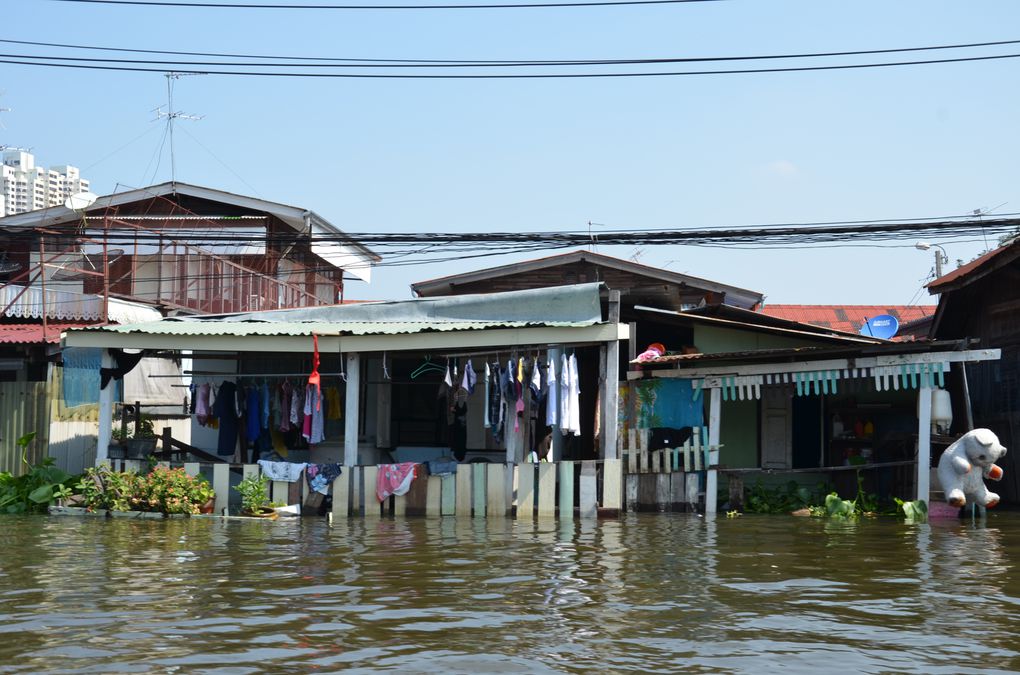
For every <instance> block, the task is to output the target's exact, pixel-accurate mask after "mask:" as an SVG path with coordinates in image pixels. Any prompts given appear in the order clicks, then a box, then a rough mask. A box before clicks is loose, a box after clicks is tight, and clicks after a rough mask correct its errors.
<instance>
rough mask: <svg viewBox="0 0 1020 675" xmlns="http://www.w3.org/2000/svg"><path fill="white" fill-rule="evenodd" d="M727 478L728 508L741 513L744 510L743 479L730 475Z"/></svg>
mask: <svg viewBox="0 0 1020 675" xmlns="http://www.w3.org/2000/svg"><path fill="white" fill-rule="evenodd" d="M729 478H730V508H731V509H732V510H734V511H742V510H743V508H744V479H743V478H741V477H740V476H735V475H732V474H731V475H730V477H729Z"/></svg>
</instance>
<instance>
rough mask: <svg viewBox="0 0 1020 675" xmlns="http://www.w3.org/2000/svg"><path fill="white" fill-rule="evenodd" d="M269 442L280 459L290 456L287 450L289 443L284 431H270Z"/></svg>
mask: <svg viewBox="0 0 1020 675" xmlns="http://www.w3.org/2000/svg"><path fill="white" fill-rule="evenodd" d="M269 440H270V442H271V443H272V445H273V452H275V453H276V454H278V455H279V456H280V457H286V456H287V455H289V454H290V450H289V449H288V448H287V441H286V439H284V437H283V432H282V431H280V430H279V429H270V430H269Z"/></svg>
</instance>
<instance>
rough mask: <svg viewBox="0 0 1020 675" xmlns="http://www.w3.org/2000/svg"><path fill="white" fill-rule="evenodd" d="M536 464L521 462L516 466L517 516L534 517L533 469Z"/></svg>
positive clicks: (536, 466)
mask: <svg viewBox="0 0 1020 675" xmlns="http://www.w3.org/2000/svg"><path fill="white" fill-rule="evenodd" d="M537 469H538V465H537V464H521V465H519V466H518V467H517V517H518V518H521V519H528V520H530V519H532V518H534V517H535V471H536V470H537Z"/></svg>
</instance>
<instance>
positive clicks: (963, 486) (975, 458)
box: [938, 429, 1006, 508]
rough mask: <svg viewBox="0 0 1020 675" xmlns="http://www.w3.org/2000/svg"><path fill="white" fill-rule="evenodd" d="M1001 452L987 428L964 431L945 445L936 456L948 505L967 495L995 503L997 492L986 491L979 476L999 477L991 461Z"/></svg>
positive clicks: (959, 504) (964, 500)
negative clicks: (939, 456)
mask: <svg viewBox="0 0 1020 675" xmlns="http://www.w3.org/2000/svg"><path fill="white" fill-rule="evenodd" d="M1005 454H1006V448H1004V447H1003V446H1002V445H1001V444H1000V443H999V438H998V437H997V436H996V435H995V434H994V433H992V431H991V430H989V429H974V430H973V431H968V432H967V433H965V434H964V435H963V436H961V437H960V439H959V440H957V441H956V442H955V443H953V444H952V445H950V446H949V447H948V448H946V450H945V452H943V453H942V457H941V458H940V459H939V468H938V476H939V482H940V483H941V484H942V490H943V491H944V492H945V495H946V501H947V502H948V503H949V505H950V506H956V507H962V506H964V505H965V504H966V503H967V499H968V498H971V499H973V500H974V502H975V503H977V504H981V505H982V506H986V507H989V508H990V507H993V506H995V505H996V504H998V503H999V495H997V494H995V493H994V492H989V491H988V490H987V489H986V488H985V482H984V480H983V479H984V478H991V479H992V480H996V481H997V480H1000V479H1001V478H1002V468H1000V467H998V466H996V465H995V462H996V460H998V459H999V458H1000V457H1002V456H1003V455H1005Z"/></svg>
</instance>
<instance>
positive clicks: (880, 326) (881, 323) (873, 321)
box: [861, 314, 900, 340]
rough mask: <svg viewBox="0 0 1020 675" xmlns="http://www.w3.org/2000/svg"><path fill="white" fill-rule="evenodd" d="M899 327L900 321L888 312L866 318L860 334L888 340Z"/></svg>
mask: <svg viewBox="0 0 1020 675" xmlns="http://www.w3.org/2000/svg"><path fill="white" fill-rule="evenodd" d="M899 329H900V322H899V321H898V320H897V319H896V317H895V316H892V315H890V314H879V315H878V316H876V317H872V318H870V319H868V320H867V321H866V322H865V323H864V325H863V326H861V335H867V336H868V337H876V338H881V339H882V340H888V339H889V338H891V337H892V336H894V335H896V331H898V330H899Z"/></svg>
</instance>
